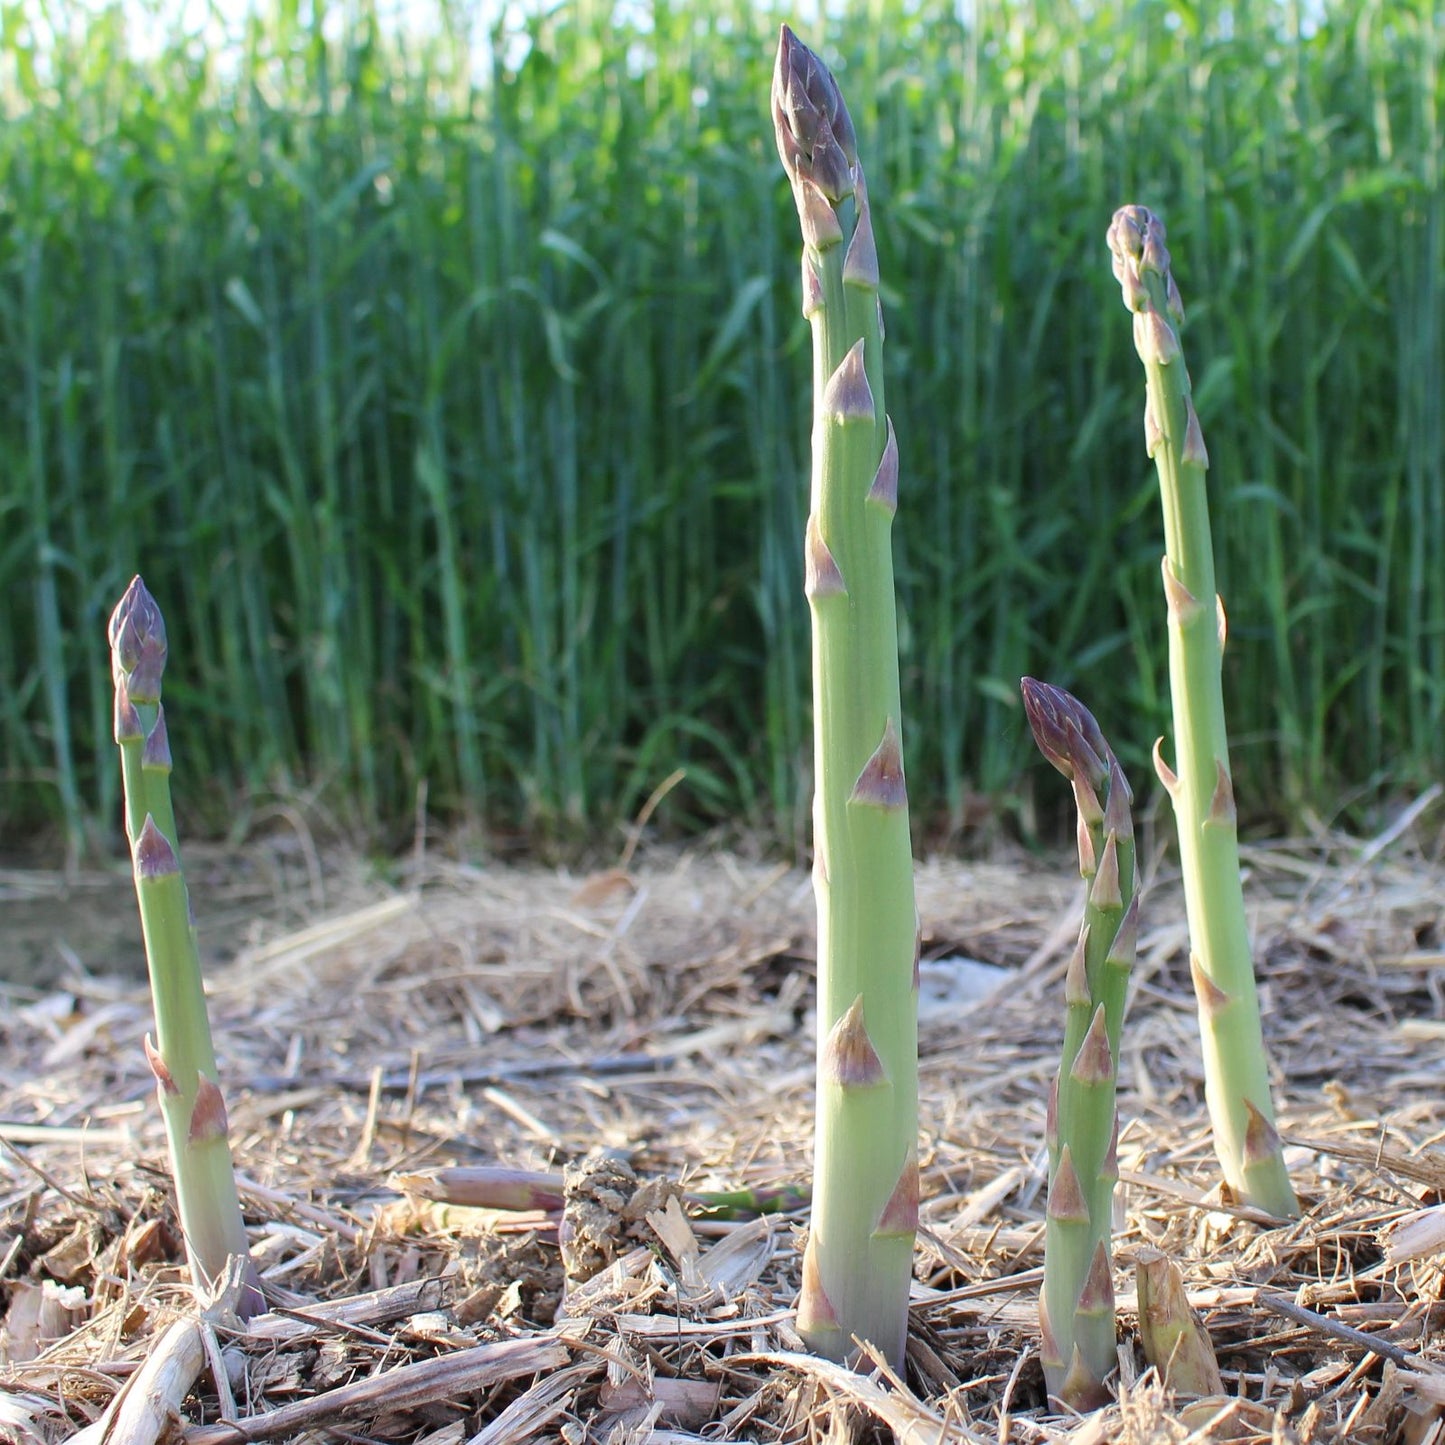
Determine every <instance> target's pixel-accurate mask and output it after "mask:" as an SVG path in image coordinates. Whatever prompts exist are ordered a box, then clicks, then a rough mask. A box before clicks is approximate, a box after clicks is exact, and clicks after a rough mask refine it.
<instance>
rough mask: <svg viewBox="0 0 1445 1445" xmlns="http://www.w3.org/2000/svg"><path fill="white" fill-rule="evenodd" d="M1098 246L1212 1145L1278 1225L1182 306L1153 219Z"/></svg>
mask: <svg viewBox="0 0 1445 1445" xmlns="http://www.w3.org/2000/svg"><path fill="white" fill-rule="evenodd" d="M1109 247H1110V250H1111V251H1112V252H1113V256H1114V274H1115V276H1117V277H1118V279H1119V282H1120V285H1121V286H1122V287H1123V291H1124V301H1125V304H1126V305H1127V306H1128V308H1129V310H1130V311H1131V312H1132V313H1133V315H1134V344H1135V347H1136V348H1137V350H1138V352H1139V357H1140V359H1141V360H1142V361H1143V363H1144V373H1145V379H1146V392H1147V400H1146V405H1145V413H1144V431H1145V437H1146V439H1147V442H1148V446H1149V453H1150V455H1151V456H1152V457H1153V458H1154V462H1155V466H1156V467H1157V468H1158V472H1159V495H1160V499H1161V501H1162V503H1163V508H1164V542H1165V556H1164V561H1163V573H1164V595H1165V600H1166V603H1167V606H1168V617H1169V688H1170V696H1171V700H1172V703H1173V715H1174V744H1175V752H1176V758H1175V769H1177V771H1176V770H1175V769H1170V768H1169V767H1168V765H1167V764H1165V762H1164V760H1163V756H1162V754H1161V752H1160V750H1159V747H1158V746H1157V745H1156V747H1155V765H1156V767H1157V769H1158V772H1159V777H1160V781H1161V782H1163V784H1164V786H1165V788H1166V789H1167V790H1168V793H1169V796H1170V799H1171V800H1172V802H1173V804H1174V817H1175V822H1176V824H1177V827H1178V833H1179V857H1180V864H1181V867H1182V870H1183V874H1184V901H1185V908H1186V911H1187V913H1188V918H1189V936H1190V942H1191V946H1192V951H1191V953H1190V959H1189V962H1190V971H1191V973H1192V975H1193V979H1194V989H1195V996H1196V999H1197V1002H1198V1005H1199V1025H1200V1036H1201V1039H1202V1041H1203V1052H1204V1081H1205V1098H1206V1102H1207V1104H1208V1107H1209V1117H1210V1122H1211V1124H1212V1127H1213V1132H1214V1148H1215V1152H1216V1153H1217V1154H1218V1156H1219V1162H1220V1166H1221V1168H1222V1169H1223V1171H1224V1177H1225V1180H1226V1182H1227V1183H1228V1185H1229V1187H1230V1189H1231V1190H1233V1192H1234V1193H1235V1194H1236V1195H1237V1196H1238V1197H1239V1198H1240V1199H1242V1200H1243V1201H1244V1202H1246V1203H1248V1204H1252V1205H1254V1206H1255V1207H1257V1208H1260V1209H1264V1210H1267V1211H1269V1213H1271V1214H1275V1215H1279V1216H1282V1217H1289V1216H1293V1215H1297V1214H1298V1213H1299V1204H1298V1201H1297V1200H1296V1199H1295V1194H1294V1190H1293V1188H1292V1187H1291V1185H1290V1181H1289V1175H1288V1173H1287V1172H1286V1169H1285V1165H1284V1154H1283V1149H1282V1147H1281V1144H1280V1140H1279V1135H1278V1133H1277V1132H1276V1130H1275V1127H1274V1104H1273V1101H1272V1099H1271V1096H1270V1085H1269V1065H1268V1059H1267V1056H1266V1053H1265V1047H1264V1034H1263V1030H1262V1028H1261V1026H1260V1017H1259V997H1258V994H1257V991H1256V988H1255V979H1254V964H1253V960H1252V956H1251V950H1250V943H1249V927H1248V924H1247V922H1246V919H1245V912H1244V886H1243V882H1242V880H1241V877H1240V868H1239V840H1238V834H1237V831H1236V824H1235V803H1234V784H1233V782H1232V780H1231V773H1230V765H1229V740H1228V735H1227V732H1226V729H1225V721H1224V689H1223V684H1222V679H1221V665H1222V655H1223V646H1224V631H1225V628H1224V606H1223V603H1222V602H1221V601H1220V600H1219V597H1218V593H1217V592H1216V589H1215V582H1214V549H1213V544H1212V542H1211V540H1210V530H1209V498H1208V493H1207V490H1206V486H1205V476H1204V474H1205V471H1206V469H1207V468H1208V466H1209V457H1208V453H1207V452H1206V451H1205V447H1204V438H1203V435H1202V433H1201V431H1200V428H1199V418H1198V416H1197V415H1196V413H1195V410H1194V402H1193V399H1192V397H1191V394H1190V382H1189V371H1188V369H1187V367H1186V366H1185V364H1184V355H1183V351H1182V349H1181V347H1180V344H1179V327H1180V326H1181V325H1182V324H1183V320H1184V313H1183V307H1182V306H1181V304H1180V301H1179V292H1178V290H1177V289H1176V288H1175V285H1174V279H1173V277H1172V275H1171V274H1170V270H1169V252H1168V251H1167V250H1166V249H1165V246H1164V227H1163V226H1162V225H1161V224H1160V222H1159V220H1158V219H1157V218H1156V217H1155V216H1154V215H1153V214H1152V213H1151V212H1149V211H1148V210H1146V209H1145V208H1144V207H1142V206H1126V207H1124V208H1123V209H1122V210H1120V211H1118V212H1116V213H1115V216H1114V223H1113V225H1112V226H1111V227H1110V229H1109Z"/></svg>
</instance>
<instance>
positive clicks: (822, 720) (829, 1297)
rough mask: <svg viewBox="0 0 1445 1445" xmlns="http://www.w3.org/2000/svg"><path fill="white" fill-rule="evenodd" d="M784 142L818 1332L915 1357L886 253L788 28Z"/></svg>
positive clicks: (908, 862) (780, 88)
mask: <svg viewBox="0 0 1445 1445" xmlns="http://www.w3.org/2000/svg"><path fill="white" fill-rule="evenodd" d="M772 103H773V122H774V128H775V131H776V135H777V142H778V153H779V155H780V156H781V157H782V162H783V168H784V170H786V172H787V174H788V179H789V181H790V182H791V183H792V188H793V199H794V200H795V202H796V203H797V208H798V219H799V222H800V224H801V227H802V235H803V314H804V315H805V316H806V317H807V318H808V321H809V323H810V324H811V327H812V332H813V400H814V409H813V469H812V485H811V491H810V509H809V514H808V524H807V538H806V544H805V557H804V573H805V588H804V590H805V592H806V593H807V597H808V601H809V604H810V611H811V614H812V622H813V729H814V735H813V759H814V787H815V793H814V800H813V883H814V891H815V893H816V897H817V906H818V1098H817V1129H816V1136H815V1137H816V1147H815V1157H814V1184H813V1213H812V1227H811V1231H810V1235H809V1240H808V1246H807V1250H806V1253H805V1255H804V1259H803V1289H802V1295H801V1298H800V1300H799V1305H798V1328H799V1331H800V1333H801V1334H802V1336H803V1338H804V1339H805V1340H806V1341H807V1343H808V1345H809V1347H810V1348H812V1349H814V1350H816V1351H817V1352H818V1353H820V1354H823V1355H826V1356H828V1357H829V1358H831V1359H834V1360H839V1361H845V1360H847V1359H848V1358H850V1356H852V1355H853V1353H854V1348H855V1347H854V1340H855V1339H858V1340H866V1341H869V1342H871V1343H872V1344H873V1345H874V1346H875V1347H876V1348H877V1349H878V1350H880V1351H881V1352H882V1353H883V1354H884V1355H885V1356H886V1358H887V1359H888V1360H889V1361H890V1362H891V1363H892V1364H893V1365H894V1366H895V1367H901V1365H902V1362H903V1353H904V1344H905V1340H906V1336H907V1313H908V1291H909V1284H910V1281H911V1279H912V1273H913V1240H914V1233H915V1230H916V1228H917V1222H918V1156H917V1148H916V1139H917V1131H918V1037H917V1035H918V1004H917V998H918V995H917V988H918V975H917V915H916V912H915V909H914V898H913V855H912V848H911V845H910V841H909V831H908V797H907V792H906V789H905V786H904V777H903V750H902V726H901V707H900V702H899V682H898V631H897V619H896V605H895V600H894V593H893V557H892V540H891V530H892V522H893V514H894V511H895V509H896V507H897V496H898V448H897V444H896V442H895V439H894V436H893V428H892V424H891V423H890V422H889V420H888V417H887V414H886V412H885V410H884V405H883V370H882V356H881V353H882V343H883V327H882V314H881V308H880V306H879V300H878V256H877V252H876V250H875V247H874V240H873V223H872V217H871V214H870V211H869V204H868V190H867V185H866V182H865V180H864V175H863V167H862V165H861V164H860V163H859V160H858V154H857V146H856V142H855V138H854V134H853V124H852V121H851V120H850V119H849V116H848V108H847V106H846V105H845V104H844V102H843V97H842V95H841V94H840V93H839V91H838V87H837V84H836V83H835V81H834V79H833V77H832V75H831V74H829V72H828V70H827V68H826V67H825V66H824V65H823V63H822V61H821V60H819V59H818V57H817V56H816V55H814V54H813V52H812V51H810V50H809V49H808V48H807V46H805V45H804V44H803V43H802V42H801V41H799V40H798V38H797V37H796V36H795V35H794V34H793V32H792V31H791V30H789V29H788V28H787V26H784V27H783V30H782V36H781V40H780V42H779V45H778V58H777V66H776V69H775V71H774V74H773V96H772Z"/></svg>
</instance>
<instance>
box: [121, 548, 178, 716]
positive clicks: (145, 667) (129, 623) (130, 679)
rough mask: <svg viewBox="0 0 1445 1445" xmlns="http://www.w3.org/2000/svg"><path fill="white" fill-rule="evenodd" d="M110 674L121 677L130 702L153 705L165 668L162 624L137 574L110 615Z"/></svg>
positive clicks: (154, 601)
mask: <svg viewBox="0 0 1445 1445" xmlns="http://www.w3.org/2000/svg"><path fill="white" fill-rule="evenodd" d="M109 636H110V649H111V670H112V671H113V672H114V673H115V675H116V677H117V678H119V677H120V676H122V675H124V676H125V678H126V680H127V690H128V692H129V695H130V699H131V701H132V702H142V703H149V702H155V701H156V700H157V699H158V698H159V697H160V695H161V674H162V673H163V672H164V671H165V666H166V624H165V619H164V618H163V617H162V616H161V609H160V607H159V605H158V604H157V603H156V600H155V598H154V597H152V596H151V594H150V592H149V590H148V589H147V588H146V585H145V583H144V582H143V581H142V580H141V578H140V575H139V574H137V575H136V576H135V577H133V578H132V579H131V584H130V586H129V587H127V588H126V590H125V595H124V596H123V597H122V598H121V599H120V601H119V602H117V603H116V605H115V611H114V612H112V613H111V615H110V627H109Z"/></svg>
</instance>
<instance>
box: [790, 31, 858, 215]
mask: <svg viewBox="0 0 1445 1445" xmlns="http://www.w3.org/2000/svg"><path fill="white" fill-rule="evenodd" d="M772 105H773V132H774V135H775V137H776V139H777V143H778V156H779V158H780V159H781V160H782V163H783V169H784V170H785V171H786V172H787V173H788V175H789V177H791V178H792V179H793V180H794V182H795V183H796V182H799V181H804V180H806V181H810V182H812V184H814V185H815V186H816V187H817V188H818V190H819V191H820V192H821V193H822V194H823V195H824V196H825V197H827V199H828V200H829V201H831V202H833V204H835V205H836V204H837V203H838V202H839V201H841V200H842V199H843V198H844V197H845V196H848V195H851V194H852V192H853V167H854V166H855V165H856V164H857V161H858V147H857V139H856V137H855V135H854V132H853V121H852V118H851V117H850V116H849V114H848V107H847V106H846V105H845V104H844V103H843V95H842V92H841V91H840V90H839V89H838V83H837V81H835V80H834V79H833V76H832V73H831V72H830V71H829V70H828V67H827V66H826V65H824V64H823V62H822V61H821V60H820V59H819V58H818V57H817V56H816V55H815V54H814V53H813V52H812V51H811V50H809V49H808V47H807V46H806V45H804V44H803V42H802V41H801V40H799V39H798V37H797V35H795V34H794V33H793V31H792V30H791V29H790V28H789V27H788V26H787V25H784V26H783V27H782V29H781V32H780V33H779V36H778V56H777V61H776V63H775V64H774V67H773V94H772Z"/></svg>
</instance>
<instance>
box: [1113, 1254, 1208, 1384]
mask: <svg viewBox="0 0 1445 1445" xmlns="http://www.w3.org/2000/svg"><path fill="white" fill-rule="evenodd" d="M1134 1279H1135V1284H1136V1287H1137V1291H1138V1296H1139V1341H1140V1343H1141V1344H1142V1345H1143V1346H1144V1358H1145V1359H1146V1360H1148V1361H1149V1363H1150V1364H1151V1365H1153V1366H1154V1368H1155V1369H1156V1370H1157V1371H1158V1372H1159V1378H1160V1380H1161V1381H1162V1382H1163V1384H1164V1388H1165V1389H1166V1390H1172V1391H1173V1392H1174V1393H1175V1394H1176V1395H1222V1394H1223V1393H1224V1385H1223V1382H1222V1381H1221V1380H1220V1378H1219V1362H1218V1360H1216V1359H1215V1356H1214V1343H1213V1341H1212V1340H1211V1339H1210V1338H1209V1331H1208V1330H1206V1329H1205V1328H1204V1324H1203V1322H1202V1321H1201V1320H1200V1318H1199V1316H1198V1315H1197V1314H1195V1312H1194V1309H1193V1307H1192V1306H1191V1305H1190V1303H1189V1296H1188V1295H1187V1294H1186V1293H1185V1291H1184V1276H1183V1275H1182V1274H1181V1273H1180V1271H1179V1266H1178V1265H1177V1264H1175V1263H1174V1261H1173V1260H1172V1259H1170V1258H1169V1256H1168V1255H1167V1254H1165V1253H1164V1252H1163V1250H1159V1249H1147V1248H1146V1249H1141V1250H1139V1251H1137V1253H1136V1254H1135V1257H1134Z"/></svg>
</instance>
